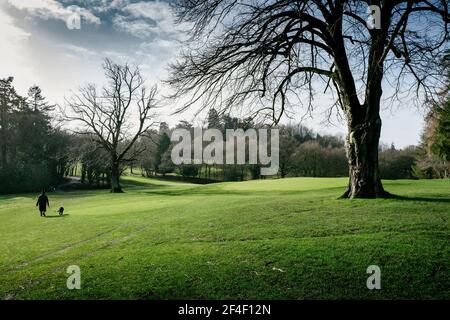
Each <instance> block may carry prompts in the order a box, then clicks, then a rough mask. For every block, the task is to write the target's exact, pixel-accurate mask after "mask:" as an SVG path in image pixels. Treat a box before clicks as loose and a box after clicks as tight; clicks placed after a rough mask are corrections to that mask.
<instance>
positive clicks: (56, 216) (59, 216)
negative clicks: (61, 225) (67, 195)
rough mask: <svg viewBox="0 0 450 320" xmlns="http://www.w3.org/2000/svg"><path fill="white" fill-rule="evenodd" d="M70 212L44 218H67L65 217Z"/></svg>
mask: <svg viewBox="0 0 450 320" xmlns="http://www.w3.org/2000/svg"><path fill="white" fill-rule="evenodd" d="M68 215H69V214H68V213H64V214H62V215H59V214H58V215H53V216H47V215H46V216H45V217H44V218H65V217H67V216H68Z"/></svg>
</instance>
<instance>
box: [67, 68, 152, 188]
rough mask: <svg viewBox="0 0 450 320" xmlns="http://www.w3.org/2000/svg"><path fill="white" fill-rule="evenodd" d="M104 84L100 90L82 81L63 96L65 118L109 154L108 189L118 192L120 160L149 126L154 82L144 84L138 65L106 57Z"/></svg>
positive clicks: (130, 154)
mask: <svg viewBox="0 0 450 320" xmlns="http://www.w3.org/2000/svg"><path fill="white" fill-rule="evenodd" d="M103 69H104V72H105V76H106V78H107V80H108V81H107V84H106V85H105V86H104V87H103V88H101V89H100V90H99V89H97V87H96V86H95V85H93V84H89V85H86V86H85V87H82V88H80V89H79V90H78V92H77V93H74V94H73V96H72V97H71V98H69V99H66V102H67V105H68V106H69V110H68V112H65V118H66V119H67V120H69V121H75V122H78V123H79V124H81V126H82V128H81V130H79V131H77V132H78V133H80V134H86V135H88V136H89V137H93V138H94V139H95V142H97V143H98V145H99V146H100V147H101V148H103V149H104V150H106V151H107V153H108V155H109V169H110V177H111V192H122V188H121V186H120V182H119V179H120V175H121V173H122V166H123V164H124V162H127V161H133V160H135V156H136V153H139V152H141V151H142V150H139V148H133V145H134V144H135V143H136V141H137V140H138V139H139V137H141V136H142V135H143V134H145V133H146V132H147V131H148V130H149V129H150V127H151V126H153V125H154V124H155V122H154V121H153V119H154V116H155V114H154V113H153V110H154V109H155V108H156V100H155V99H156V98H155V96H156V91H157V90H156V86H153V87H152V88H150V89H149V88H147V87H146V86H145V81H144V78H143V77H142V75H141V71H140V69H139V67H131V66H130V65H128V64H124V65H119V64H116V63H114V62H112V61H111V60H109V59H106V60H105V62H104V64H103Z"/></svg>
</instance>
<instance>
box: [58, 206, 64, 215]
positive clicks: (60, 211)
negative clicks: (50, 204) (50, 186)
mask: <svg viewBox="0 0 450 320" xmlns="http://www.w3.org/2000/svg"><path fill="white" fill-rule="evenodd" d="M58 213H59V215H60V216H62V215H63V214H64V207H61V208H59V210H58Z"/></svg>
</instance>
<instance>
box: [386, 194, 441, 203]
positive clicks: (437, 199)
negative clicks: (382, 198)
mask: <svg viewBox="0 0 450 320" xmlns="http://www.w3.org/2000/svg"><path fill="white" fill-rule="evenodd" d="M390 199H395V200H408V201H423V202H445V203H450V198H427V197H405V196H399V195H396V194H393V195H391V196H390Z"/></svg>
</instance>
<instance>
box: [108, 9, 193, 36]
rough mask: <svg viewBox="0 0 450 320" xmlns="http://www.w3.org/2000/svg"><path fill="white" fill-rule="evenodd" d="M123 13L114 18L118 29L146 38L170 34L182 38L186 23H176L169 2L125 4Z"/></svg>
mask: <svg viewBox="0 0 450 320" xmlns="http://www.w3.org/2000/svg"><path fill="white" fill-rule="evenodd" d="M120 4H121V10H122V14H120V15H117V16H116V17H115V18H114V19H113V24H114V26H115V28H116V29H117V30H120V31H124V32H127V33H130V34H132V35H134V36H137V37H139V38H142V39H145V38H149V37H151V36H170V37H171V38H174V39H180V37H181V36H182V31H183V30H185V29H186V26H185V25H181V24H176V23H175V19H174V15H173V12H172V9H171V8H170V5H169V4H168V3H167V2H160V1H149V2H143V1H141V2H136V3H131V4H127V5H124V2H123V1H120Z"/></svg>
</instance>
